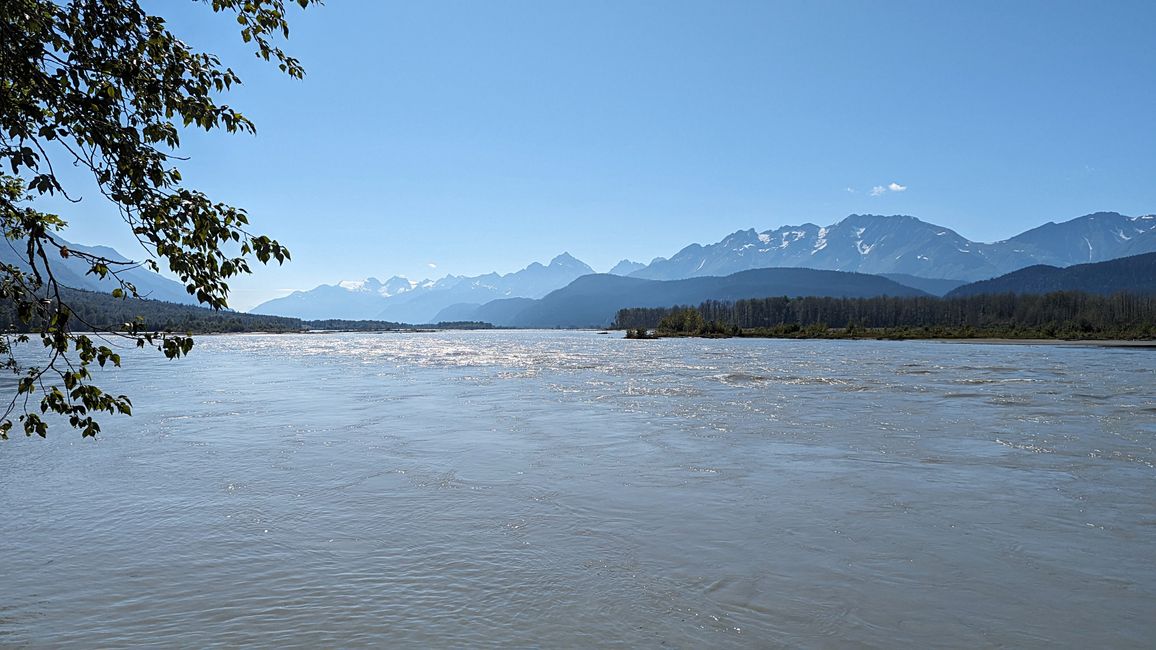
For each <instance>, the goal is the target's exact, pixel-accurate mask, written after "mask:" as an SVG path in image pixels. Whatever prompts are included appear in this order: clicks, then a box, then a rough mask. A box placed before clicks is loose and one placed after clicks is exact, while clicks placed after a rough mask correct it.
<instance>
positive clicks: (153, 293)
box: [0, 235, 198, 305]
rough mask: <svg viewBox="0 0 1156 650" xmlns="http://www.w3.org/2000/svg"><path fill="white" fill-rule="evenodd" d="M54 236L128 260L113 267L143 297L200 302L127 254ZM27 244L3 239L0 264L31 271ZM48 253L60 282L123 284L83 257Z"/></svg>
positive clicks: (83, 286) (108, 287)
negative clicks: (101, 273) (98, 273)
mask: <svg viewBox="0 0 1156 650" xmlns="http://www.w3.org/2000/svg"><path fill="white" fill-rule="evenodd" d="M53 238H54V239H55V240H56V241H57V242H58V243H60V244H62V245H63V246H64V247H65V248H67V249H69V250H71V251H79V252H82V253H88V254H90V255H96V256H99V257H104V258H106V259H108V260H111V261H113V262H123V263H125V264H123V265H110V266H112V268H113V270H116V271H117V272H118V274H119V275H120V277H121V278H122V279H123V280H125V281H127V282H131V283H132V284H133V286H135V287H136V290H137V293H139V294H140V295H141V297H142V298H148V299H152V300H164V301H167V302H175V303H181V304H185V305H196V304H198V303H197V299H196V298H195V297H193V296H192V295H190V294H189V292H188V291H186V290H185V285H183V284H181V283H180V282H177V281H175V280H170V279H168V278H166V277H164V276H162V275H159V274H157V273H153V272H152V271H149V270H148V269H146V268H144V267H143V266H139V265H131V264H129V259H128V258H127V257H125V256H124V255H121V254H120V253H119V252H117V251H116V250H114V249H112V248H109V247H107V246H84V245H82V244H75V243H72V242H70V241H67V240H65V239H63V238H62V237H59V236H56V235H53ZM25 246H26V240H23V239H17V240H8V239H4V240H2V242H0V263H2V264H11V265H13V266H15V267H17V268H19V269H20V270H21V271H25V272H27V271H28V270H29V267H28V260H27V257H26V256H25V252H24V249H25ZM48 253H49V255H50V259H51V260H52V273H53V275H54V276H55V277H56V280H57V282H59V283H60V284H61V285H63V286H65V287H69V288H72V289H78V290H82V291H102V292H109V291H112V290H113V289H116V288H117V287H119V286H120V285H119V284H118V283H117V281H116V280H115V279H114V278H112V277H111V276H107V277H105V278H100V277H97V276H96V275H94V274H91V273H89V272H88V269H89V264H88V262H86V261H85V260H83V259H81V258H80V257H76V256H72V257H58V256H56V255H55V254H54V253H53V252H52V251H48Z"/></svg>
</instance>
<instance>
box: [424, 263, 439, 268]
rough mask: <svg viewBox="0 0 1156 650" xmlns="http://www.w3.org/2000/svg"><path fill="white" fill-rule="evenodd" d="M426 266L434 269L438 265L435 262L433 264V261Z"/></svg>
mask: <svg viewBox="0 0 1156 650" xmlns="http://www.w3.org/2000/svg"><path fill="white" fill-rule="evenodd" d="M426 266H428V267H430V268H431V269H436V268H437V267H438V265H437V264H434V263H433V262H430V263H429V264H426Z"/></svg>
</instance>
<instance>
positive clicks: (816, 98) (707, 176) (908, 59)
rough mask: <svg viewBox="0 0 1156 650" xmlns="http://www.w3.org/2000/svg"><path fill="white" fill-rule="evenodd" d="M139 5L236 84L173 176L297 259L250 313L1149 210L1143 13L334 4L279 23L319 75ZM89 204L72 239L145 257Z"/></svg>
mask: <svg viewBox="0 0 1156 650" xmlns="http://www.w3.org/2000/svg"><path fill="white" fill-rule="evenodd" d="M152 7H154V8H158V9H160V10H162V11H164V12H165V14H166V15H167V16H169V18H170V22H171V24H172V26H173V28H174V29H175V30H176V31H177V32H178V33H180V34H181V35H182V36H184V37H185V38H186V40H187V41H188V42H190V43H191V44H193V45H194V46H196V47H200V48H204V49H208V50H211V51H214V52H217V53H219V54H220V55H221V56H222V58H223V59H224V60H225V61H226V62H228V63H229V64H231V65H233V67H234V68H235V69H236V70H237V71H238V72H239V73H240V74H241V76H242V78H243V79H244V80H245V85H244V86H243V87H242V88H241V89H240V90H239V91H237V92H235V93H232V94H231V95H230V96H229V97H228V98H227V100H226V101H227V103H229V104H230V105H233V106H235V107H238V108H240V109H241V110H242V111H244V112H245V113H246V114H248V115H249V116H250V117H252V118H253V119H254V121H256V123H257V126H258V133H257V135H256V137H248V136H226V135H220V134H211V135H200V134H190V135H189V136H187V138H186V144H187V145H188V146H187V151H186V153H187V154H189V155H190V156H191V157H192V158H191V160H190V161H188V162H186V163H184V164H183V167H182V170H183V171H185V177H186V179H188V180H190V181H191V182H192V183H194V184H195V185H197V186H199V187H201V188H202V189H205V190H206V191H208V192H210V193H211V194H213V195H216V196H218V197H220V198H221V199H223V200H227V201H231V202H233V203H235V204H238V205H241V206H243V207H245V208H247V209H248V210H249V211H250V213H251V215H252V218H253V221H254V223H255V224H256V227H257V229H258V230H261V231H264V232H268V233H269V234H272V235H274V236H276V237H277V238H278V239H280V240H281V241H282V242H283V243H285V244H286V245H288V246H289V247H290V249H291V250H292V252H293V257H294V259H293V262H291V263H290V264H288V265H286V266H284V267H281V268H279V269H275V270H272V271H265V270H262V271H259V272H258V273H257V274H256V275H255V276H253V277H251V278H247V279H244V280H239V281H237V282H235V283H234V300H233V302H234V305H235V306H236V307H239V308H242V309H245V308H249V307H252V306H253V305H255V304H257V303H258V302H260V301H262V300H265V299H268V298H272V297H276V296H279V295H284V293H286V292H287V291H288V290H290V289H308V288H312V287H313V286H316V285H317V284H320V283H334V282H337V281H339V280H343V279H360V278H364V277H366V276H371V275H372V276H377V277H380V278H382V279H384V278H386V277H388V276H391V275H395V274H401V275H407V276H410V277H414V278H420V277H426V276H430V277H438V276H441V275H444V274H446V273H455V274H471V275H472V274H477V273H484V272H488V271H494V270H496V271H500V272H509V271H513V270H516V269H518V268H521V267H522V266H524V265H526V264H527V263H529V262H531V261H535V260H539V261H546V260H548V259H549V258H551V257H553V256H554V255H556V254H558V253H560V252H562V251H569V252H570V253H571V254H573V255H574V256H576V257H578V258H579V259H582V260H583V261H586V262H587V263H589V264H590V265H592V266H593V267H594V268H595V269H596V270H600V271H602V270H606V269H607V268H609V267H610V266H611V265H612V264H613V263H614V262H616V261H618V260H619V259H621V258H623V257H628V258H631V259H635V260H641V261H649V260H650V259H651V258H653V257H655V256H658V255H662V256H669V255H671V254H673V253H674V252H676V251H677V250H678V249H680V248H682V247H683V246H684V245H686V244H688V243H691V242H701V243H707V242H713V241H717V240H719V239H721V238H722V237H723V236H724V235H726V234H727V233H730V232H733V231H734V230H737V229H740V228H749V227H754V228H757V229H759V230H764V229H767V228H773V227H778V226H781V225H784V224H796V223H801V222H806V221H810V222H813V223H817V224H820V225H826V224H829V223H832V222H835V221H837V220H839V219H841V218H842V217H844V216H846V215H847V214H850V213H878V214H911V215H915V216H917V217H920V218H922V219H924V220H926V221H931V222H934V223H938V224H942V225H946V226H949V227H951V228H953V229H955V230H957V231H958V232H960V233H961V234H962V235H964V236H966V237H969V238H972V239H978V240H984V241H992V240H997V239H1002V238H1005V237H1008V236H1011V235H1013V234H1015V233H1017V232H1019V231H1022V230H1025V229H1027V228H1030V227H1033V226H1036V225H1039V224H1041V223H1043V222H1045V221H1049V220H1057V221H1059V220H1066V219H1069V218H1072V217H1076V216H1079V215H1082V214H1086V213H1089V212H1094V211H1098V210H1114V211H1118V212H1123V213H1125V214H1132V215H1137V214H1147V213H1152V212H1156V117H1154V116H1156V48H1154V47H1152V34H1151V28H1152V26H1153V25H1156V3H1153V2H1111V3H1093V2H1082V3H1072V2H1054V1H1049V2H1027V1H1022V2H1021V1H1017V2H1011V3H1009V2H966V3H963V2H956V3H946V2H853V1H845V2H770V1H764V2H715V1H709V2H708V1H705V0H704V1H702V2H670V1H662V2H637V1H607V2H600V1H590V0H583V1H581V2H578V1H574V2H567V3H562V2H538V1H534V2H530V1H528V2H508V1H493V2H472V1H463V2H442V1H437V0H428V1H427V0H423V1H422V2H405V3H402V2H377V1H368V0H366V1H356V0H330V2H329V4H328V5H327V6H323V7H319V8H312V9H310V10H308V11H304V12H301V11H296V10H294V11H292V12H291V16H290V18H291V21H292V33H291V37H290V39H289V41H288V43H287V49H289V50H290V51H291V52H292V53H293V54H294V55H296V56H297V57H298V58H300V59H301V61H302V62H303V64H304V65H305V67H306V69H307V71H308V75H307V77H306V79H305V80H304V81H294V80H291V79H288V78H287V77H284V76H282V75H280V74H278V73H277V72H276V70H275V69H273V68H272V67H271V66H266V65H264V64H261V63H260V62H258V61H256V60H255V59H254V57H253V56H252V55H251V54H250V53H249V52H248V50H247V49H246V46H244V45H243V44H241V43H240V40H239V38H238V37H237V36H236V28H237V26H236V24H235V23H234V22H232V21H231V20H229V19H228V18H227V17H222V16H214V15H213V14H212V13H211V12H210V11H208V8H207V7H206V6H204V5H201V4H194V3H181V4H177V3H172V2H169V1H167V0H166V1H165V2H160V1H154V2H153V3H152ZM892 184H895V185H894V186H892ZM889 186H890V187H894V188H896V189H898V188H899V187H903V188H905V189H903V190H902V191H894V190H892V189H887V190H886V191H882V192H879V191H876V192H875V193H874V194H875V195H873V192H872V189H873V188H877V187H879V188H888V187H889ZM83 206H84V207H83V209H82V212H83V216H80V215H79V214H78V213H77V212H75V210H77V208H70V209H69V210H70V213H71V214H73V215H74V216H73V217H72V219H71V221H72V224H73V225H72V227H71V228H70V230H69V231H68V233H67V234H66V237H69V238H70V239H73V240H75V241H79V242H83V243H105V244H111V245H113V246H116V247H118V248H119V249H121V250H122V252H125V253H126V254H129V255H130V256H131V255H135V254H136V253H137V251H136V250H134V249H133V247H132V245H131V241H130V239H129V236H128V233H127V232H125V229H124V228H123V227H118V221H117V219H116V217H115V214H114V213H113V212H112V211H110V210H105V209H104V207H103V206H101V205H99V202H98V201H97V200H96V197H92V198H89V199H87V200H86V201H85V202H84V204H83ZM430 265H436V268H433V267H431V266H430Z"/></svg>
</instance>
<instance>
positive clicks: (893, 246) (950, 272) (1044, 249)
mask: <svg viewBox="0 0 1156 650" xmlns="http://www.w3.org/2000/svg"><path fill="white" fill-rule="evenodd" d="M1152 251H1156V216H1152V215H1148V216H1142V217H1126V216H1124V215H1121V214H1117V213H1115V212H1098V213H1095V214H1089V215H1085V216H1083V217H1079V218H1076V219H1072V220H1071V221H1067V222H1064V223H1059V224H1057V223H1052V222H1049V223H1047V224H1045V225H1043V226H1040V227H1038V228H1033V229H1032V230H1028V231H1026V232H1023V233H1021V234H1019V235H1016V236H1015V237H1012V238H1010V239H1006V240H1004V241H998V242H994V243H990V244H989V243H982V242H974V241H971V240H969V239H966V238H965V237H963V236H961V235H960V234H959V233H957V232H955V231H954V230H951V229H950V228H945V227H942V226H937V225H935V224H930V223H927V222H925V221H920V220H919V219H916V218H915V217H910V216H902V215H895V216H879V215H859V214H853V215H850V216H848V217H847V218H845V219H843V220H842V221H839V222H837V223H834V224H831V225H829V226H825V227H819V226H816V225H815V224H811V223H805V224H803V225H801V226H784V227H782V228H778V229H776V230H767V231H764V232H756V231H755V230H754V229H751V230H740V231H738V232H735V233H732V234H730V235H728V236H727V237H725V238H723V240H722V241H719V242H718V243H715V244H709V245H706V246H700V245H699V244H691V245H689V246H687V247H686V248H683V249H682V250H680V251H679V252H678V253H676V254H675V255H673V256H672V257H671V258H670V259H658V260H655V261H654V262H652V263H651V264H650V265H648V266H647V267H646V268H644V269H640V270H638V271H634V272H633V273H631V276H632V277H639V278H649V279H656V280H673V279H676V278H688V277H696V276H704V275H727V274H730V273H734V272H736V271H743V270H746V269H751V268H767V267H806V268H814V269H829V270H833V271H856V272H859V273H873V274H906V275H911V276H916V277H921V278H936V279H949V280H961V281H966V282H974V281H976V280H983V279H987V278H991V277H995V276H997V275H1002V274H1004V273H1008V272H1010V271H1014V270H1016V269H1021V268H1024V267H1026V266H1031V265H1034V264H1048V265H1052V266H1069V265H1072V264H1081V263H1088V262H1102V261H1104V260H1110V259H1115V258H1118V257H1123V256H1127V255H1136V254H1139V253H1147V252H1152Z"/></svg>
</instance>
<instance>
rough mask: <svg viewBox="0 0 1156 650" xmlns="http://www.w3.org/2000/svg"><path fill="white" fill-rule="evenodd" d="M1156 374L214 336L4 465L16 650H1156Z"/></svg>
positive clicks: (849, 346) (718, 352)
mask: <svg viewBox="0 0 1156 650" xmlns="http://www.w3.org/2000/svg"><path fill="white" fill-rule="evenodd" d="M1152 355H1153V353H1152V352H1150V351H1146V350H1114V349H1096V348H1076V347H1059V346H996V345H962V344H943V343H934V342H869V341H777V340H739V339H730V340H697V339H693V340H692V339H682V340H657V341H627V340H623V339H622V338H621V334H611V335H599V334H596V333H594V332H507V331H492V332H443V333H420V334H311V335H238V336H218V337H201V338H199V339H198V344H197V348H196V350H195V351H194V353H193V355H192V356H191V357H189V358H188V359H185V360H181V361H179V362H168V361H165V360H163V359H160V358H157V356H156V355H143V354H137V353H133V354H129V355H128V356H127V358H126V364H125V365H126V367H125V368H124V369H121V370H117V371H106V372H103V373H102V374H101V376H100V381H101V382H103V385H104V386H105V387H106V388H107V389H109V390H112V391H114V392H124V393H127V394H129V395H131V396H132V397H133V399H134V403H135V405H136V415H134V416H133V417H132V418H111V417H109V418H105V420H104V433H103V434H102V436H101V437H100V438H99V439H98V440H97V441H95V442H94V441H82V440H80V439H79V438H78V436H77V435H76V434H72V433H71V432H68V431H66V430H64V429H62V428H58V429H56V430H54V431H53V432H52V434H51V436H50V438H49V439H48V440H46V441H42V440H27V439H14V440H12V441H10V442H8V443H5V444H3V445H0V524H2V525H0V529H2V530H3V532H4V541H5V551H4V556H3V559H2V560H0V593H2V594H3V598H0V646H8V645H15V646H23V645H35V646H39V645H76V644H80V645H91V646H119V645H132V644H141V643H154V644H160V645H183V646H203V645H209V644H228V645H234V644H259V645H284V644H296V645H311V646H312V645H327V646H348V645H400V646H410V647H412V646H427V647H428V646H497V645H549V646H591V645H615V644H618V645H638V646H660V645H664V644H665V645H668V646H675V647H692V646H707V645H709V646H722V647H725V646H734V647H744V646H748V647H756V646H757V647H777V646H781V647H846V646H873V647H896V646H903V647H920V648H922V647H980V646H1013V647H1054V646H1056V645H1061V646H1067V647H1109V646H1110V647H1116V648H1125V647H1137V648H1140V647H1151V642H1152V638H1153V637H1154V635H1156V499H1154V498H1153V495H1154V494H1156V452H1154V450H1153V449H1154V442H1156V381H1154V380H1156V374H1154V371H1153V367H1154V364H1153V358H1154V357H1153V356H1152Z"/></svg>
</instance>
